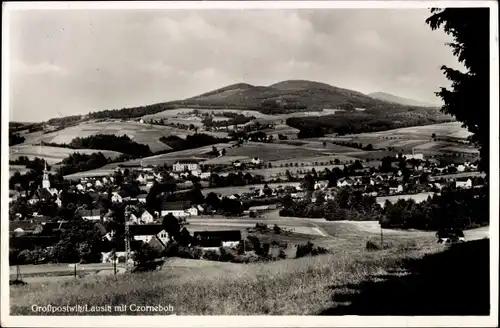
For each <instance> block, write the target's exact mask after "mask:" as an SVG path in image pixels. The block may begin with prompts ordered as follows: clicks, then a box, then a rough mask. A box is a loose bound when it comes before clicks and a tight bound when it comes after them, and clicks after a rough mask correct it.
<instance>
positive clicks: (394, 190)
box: [389, 185, 403, 194]
mask: <svg viewBox="0 0 500 328" xmlns="http://www.w3.org/2000/svg"><path fill="white" fill-rule="evenodd" d="M402 192H403V186H402V185H398V186H397V187H389V193H390V194H398V193H402Z"/></svg>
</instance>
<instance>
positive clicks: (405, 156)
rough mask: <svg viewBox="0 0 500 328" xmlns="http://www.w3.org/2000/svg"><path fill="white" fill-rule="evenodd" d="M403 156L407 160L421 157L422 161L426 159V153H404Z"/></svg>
mask: <svg viewBox="0 0 500 328" xmlns="http://www.w3.org/2000/svg"><path fill="white" fill-rule="evenodd" d="M403 157H404V158H405V159H406V160H410V159H419V160H421V161H423V160H424V154H415V153H413V154H405V155H403Z"/></svg>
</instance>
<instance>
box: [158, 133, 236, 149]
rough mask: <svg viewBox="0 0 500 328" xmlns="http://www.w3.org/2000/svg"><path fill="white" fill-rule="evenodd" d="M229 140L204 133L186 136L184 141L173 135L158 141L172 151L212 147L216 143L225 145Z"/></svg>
mask: <svg viewBox="0 0 500 328" xmlns="http://www.w3.org/2000/svg"><path fill="white" fill-rule="evenodd" d="M230 140H231V139H229V138H217V137H214V136H211V135H208V134H204V133H196V134H193V135H188V136H187V137H186V138H185V139H182V138H180V137H178V136H174V135H170V136H167V137H161V138H160V141H161V142H163V143H164V144H166V145H168V146H170V147H172V149H173V151H180V150H186V149H193V148H198V147H203V146H209V145H214V144H218V143H226V142H229V141H230Z"/></svg>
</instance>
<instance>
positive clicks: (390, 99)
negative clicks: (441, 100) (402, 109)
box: [368, 92, 440, 107]
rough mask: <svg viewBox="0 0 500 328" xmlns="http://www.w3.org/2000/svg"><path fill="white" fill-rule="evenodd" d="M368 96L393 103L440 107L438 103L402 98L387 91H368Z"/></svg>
mask: <svg viewBox="0 0 500 328" xmlns="http://www.w3.org/2000/svg"><path fill="white" fill-rule="evenodd" d="M368 96H370V97H372V98H374V99H377V100H382V101H387V102H391V103H395V104H400V105H406V106H421V107H440V105H439V104H431V103H426V102H423V101H418V100H414V99H409V98H404V97H399V96H395V95H393V94H390V93H387V92H373V93H369V94H368Z"/></svg>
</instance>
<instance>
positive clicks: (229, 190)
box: [201, 182, 300, 196]
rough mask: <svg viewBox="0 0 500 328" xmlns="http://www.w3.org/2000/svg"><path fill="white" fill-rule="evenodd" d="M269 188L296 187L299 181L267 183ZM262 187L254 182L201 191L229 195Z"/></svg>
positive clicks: (206, 193)
mask: <svg viewBox="0 0 500 328" xmlns="http://www.w3.org/2000/svg"><path fill="white" fill-rule="evenodd" d="M267 185H268V186H269V187H270V188H276V187H278V186H283V187H286V186H292V187H296V186H299V185H300V183H299V182H281V183H268V184H267ZM262 187H264V184H255V185H246V186H230V187H218V188H203V189H202V190H201V192H202V193H203V195H205V196H206V195H208V194H209V193H211V192H214V193H216V194H220V195H222V196H229V195H232V194H242V193H245V192H251V191H252V190H257V189H261V188H262Z"/></svg>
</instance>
